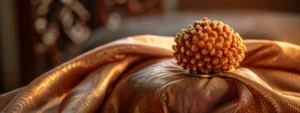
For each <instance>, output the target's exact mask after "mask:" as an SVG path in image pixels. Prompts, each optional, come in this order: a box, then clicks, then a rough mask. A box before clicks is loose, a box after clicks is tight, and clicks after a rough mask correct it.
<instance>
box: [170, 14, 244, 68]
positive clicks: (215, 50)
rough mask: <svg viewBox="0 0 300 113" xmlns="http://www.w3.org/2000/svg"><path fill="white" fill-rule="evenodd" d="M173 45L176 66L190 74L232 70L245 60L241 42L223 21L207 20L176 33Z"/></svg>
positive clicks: (236, 34) (197, 22)
mask: <svg viewBox="0 0 300 113" xmlns="http://www.w3.org/2000/svg"><path fill="white" fill-rule="evenodd" d="M174 41H175V42H176V45H173V47H172V48H173V50H174V57H175V59H176V60H177V63H178V64H179V65H180V66H182V67H183V68H184V69H186V70H189V71H190V72H191V73H212V72H221V71H226V70H232V69H234V68H236V67H238V66H239V64H240V62H241V61H242V60H243V59H244V57H245V53H244V51H245V50H246V47H245V45H244V43H243V40H242V38H241V37H240V35H239V34H238V33H235V32H234V30H233V29H232V28H230V26H229V25H226V24H224V23H223V22H222V21H216V20H214V21H212V22H211V21H210V20H209V19H207V18H206V17H205V18H203V19H202V20H200V21H195V22H194V24H193V25H189V26H188V28H187V29H182V31H181V32H180V33H178V34H177V35H176V36H175V38H174Z"/></svg>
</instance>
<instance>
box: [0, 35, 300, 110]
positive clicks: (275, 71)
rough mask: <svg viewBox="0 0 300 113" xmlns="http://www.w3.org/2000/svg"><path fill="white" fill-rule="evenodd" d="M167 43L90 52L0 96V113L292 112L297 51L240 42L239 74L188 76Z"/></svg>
mask: <svg viewBox="0 0 300 113" xmlns="http://www.w3.org/2000/svg"><path fill="white" fill-rule="evenodd" d="M173 43H174V42H173V38H170V37H162V36H152V35H143V36H135V37H128V38H125V39H121V40H118V41H115V42H112V43H109V44H106V45H103V46H100V47H98V48H96V49H94V50H91V51H89V52H87V53H85V54H83V55H81V56H79V57H77V58H75V59H73V60H71V61H69V62H66V63H64V64H62V65H61V66H58V67H56V68H54V69H52V70H51V71H49V72H47V73H45V74H43V75H41V76H40V77H38V78H37V79H35V80H34V81H32V82H31V83H30V84H28V85H27V86H25V87H23V88H19V89H16V90H14V91H11V92H8V93H5V94H2V95H0V111H2V112H4V113H6V112H19V113H31V112H43V113H55V112H67V113H93V112H103V113H145V112H147V113H187V112H189V113H200V112H201V113H205V112H215V113H224V112H230V113H231V112H239V113H246V112H248V113H255V112H256V113H263V112H270V113H276V112H280V113H296V112H300V66H299V65H300V47H299V46H296V45H292V44H288V43H283V42H277V41H268V40H245V41H244V43H245V44H246V47H247V51H246V57H245V59H244V61H243V62H242V64H241V66H240V67H239V68H237V69H235V70H233V71H228V72H221V73H217V74H209V75H207V74H195V75H191V74H189V73H188V72H187V71H185V70H183V69H182V68H181V67H179V66H177V65H176V62H175V60H174V59H173V58H172V54H173V50H172V49H171V45H173Z"/></svg>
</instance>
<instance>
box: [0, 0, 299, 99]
mask: <svg viewBox="0 0 300 113" xmlns="http://www.w3.org/2000/svg"><path fill="white" fill-rule="evenodd" d="M203 17H208V18H210V19H212V20H214V19H217V20H222V21H223V22H224V23H227V24H229V25H230V26H231V27H233V28H234V29H235V31H238V32H239V33H240V34H241V36H242V37H244V38H246V39H272V40H280V41H286V42H290V43H294V44H300V39H299V38H300V37H299V35H300V32H299V31H300V1H299V0H0V93H4V92H7V91H9V90H12V89H14V88H18V87H21V86H24V85H26V84H28V83H30V81H32V80H33V79H35V78H36V77H38V76H39V75H41V74H42V73H45V72H47V71H49V70H50V69H52V68H54V67H55V66H58V65H60V64H61V63H63V62H66V61H68V60H70V59H72V58H74V57H76V56H78V55H79V54H81V53H83V52H85V51H88V50H90V49H93V48H95V47H97V46H99V45H102V44H105V43H108V42H110V41H113V40H116V39H119V38H124V37H126V36H132V35H141V34H153V35H164V36H174V35H175V34H176V33H177V32H179V31H180V30H181V29H182V28H185V27H187V26H188V25H189V24H191V23H192V22H193V21H195V20H200V19H202V18H203Z"/></svg>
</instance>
